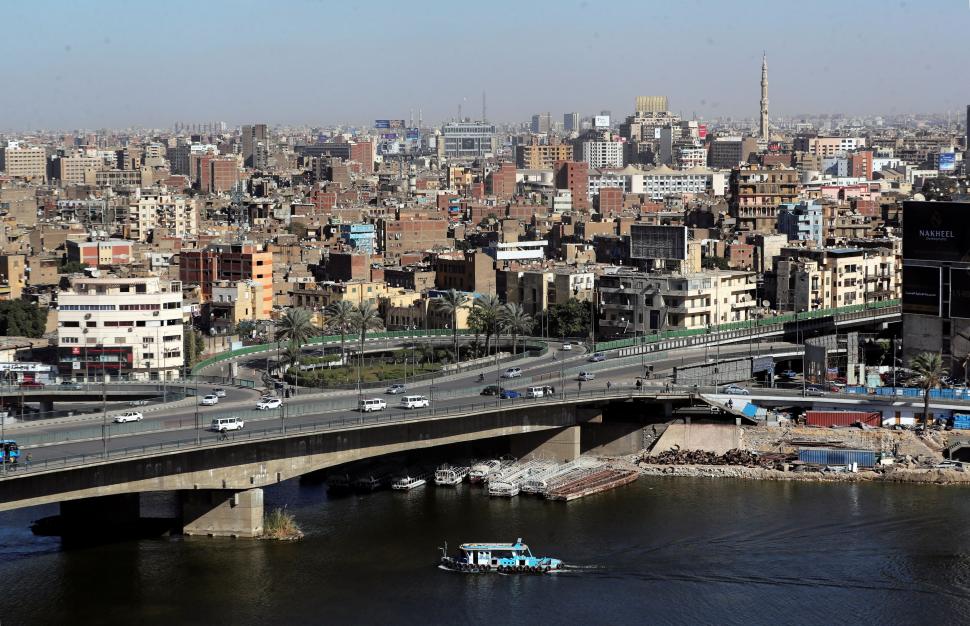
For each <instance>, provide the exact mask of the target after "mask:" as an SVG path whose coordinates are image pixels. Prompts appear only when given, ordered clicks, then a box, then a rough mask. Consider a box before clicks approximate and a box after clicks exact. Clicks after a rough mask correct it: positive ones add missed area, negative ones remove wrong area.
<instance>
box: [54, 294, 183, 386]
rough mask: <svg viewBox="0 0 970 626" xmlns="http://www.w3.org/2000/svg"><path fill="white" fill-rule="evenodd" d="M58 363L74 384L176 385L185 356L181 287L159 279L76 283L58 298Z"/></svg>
mask: <svg viewBox="0 0 970 626" xmlns="http://www.w3.org/2000/svg"><path fill="white" fill-rule="evenodd" d="M57 311H58V329H57V345H58V362H59V367H60V374H61V377H62V378H64V379H73V380H100V379H101V377H102V374H104V375H106V376H107V377H108V379H109V380H119V379H122V380H126V379H127V380H158V379H162V378H164V379H165V380H174V379H176V378H179V376H180V375H181V372H182V366H183V365H184V363H185V361H184V357H183V354H182V283H181V282H179V281H164V280H161V279H160V278H158V277H157V276H150V277H144V278H117V277H113V276H112V277H106V278H74V279H73V280H72V281H71V288H70V289H68V290H67V291H61V292H60V293H58V297H57Z"/></svg>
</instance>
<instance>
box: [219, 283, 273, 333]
mask: <svg viewBox="0 0 970 626" xmlns="http://www.w3.org/2000/svg"><path fill="white" fill-rule="evenodd" d="M262 305H263V285H262V284H260V283H259V282H257V281H255V280H242V281H239V282H230V281H228V280H223V281H219V282H218V283H217V284H214V285H213V286H212V299H211V300H210V301H209V302H207V303H206V307H205V310H206V317H207V319H208V323H209V328H210V329H212V330H214V331H215V332H216V333H217V334H221V335H228V334H232V333H233V332H234V331H235V328H236V326H237V325H238V324H239V323H240V322H244V321H256V320H258V319H260V316H259V315H260V311H261V308H262Z"/></svg>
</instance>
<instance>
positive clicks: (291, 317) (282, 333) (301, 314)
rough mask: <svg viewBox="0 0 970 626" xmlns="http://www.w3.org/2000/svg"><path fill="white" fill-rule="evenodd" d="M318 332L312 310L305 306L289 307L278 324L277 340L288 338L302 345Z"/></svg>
mask: <svg viewBox="0 0 970 626" xmlns="http://www.w3.org/2000/svg"><path fill="white" fill-rule="evenodd" d="M314 334H316V329H315V328H314V326H313V322H312V321H311V316H310V312H309V311H307V310H306V309H303V308H296V309H288V310H287V311H286V313H284V314H283V317H281V318H280V321H279V324H277V326H276V341H281V340H283V339H288V340H289V341H290V342H291V343H295V344H297V345H298V346H302V345H303V344H305V343H306V342H307V340H308V339H310V337H312V336H313V335H314Z"/></svg>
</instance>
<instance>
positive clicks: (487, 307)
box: [472, 293, 502, 356]
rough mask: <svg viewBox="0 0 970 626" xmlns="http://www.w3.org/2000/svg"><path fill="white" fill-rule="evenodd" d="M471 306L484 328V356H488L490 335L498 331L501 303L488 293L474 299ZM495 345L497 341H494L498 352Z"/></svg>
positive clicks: (496, 297)
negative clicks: (479, 317)
mask: <svg viewBox="0 0 970 626" xmlns="http://www.w3.org/2000/svg"><path fill="white" fill-rule="evenodd" d="M472 306H473V307H474V309H475V310H477V311H478V312H479V315H480V316H481V320H482V323H483V324H484V326H485V356H488V348H489V345H490V344H491V339H492V335H493V334H495V332H496V330H497V329H498V322H499V313H501V312H502V303H501V302H500V301H499V299H498V296H496V295H495V294H492V293H488V294H485V295H483V296H478V297H477V298H475V302H474V303H473V304H472ZM497 344H498V341H497V340H496V351H497V350H498V347H497Z"/></svg>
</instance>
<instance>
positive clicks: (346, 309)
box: [327, 300, 354, 364]
mask: <svg viewBox="0 0 970 626" xmlns="http://www.w3.org/2000/svg"><path fill="white" fill-rule="evenodd" d="M327 318H328V320H329V324H330V327H331V328H333V329H334V330H336V331H337V332H339V333H340V357H341V359H343V360H344V363H345V364H346V358H347V357H346V352H345V351H344V340H345V339H346V336H347V331H348V330H350V329H351V323H352V322H353V319H354V305H353V304H351V303H350V302H348V301H347V300H337V301H336V302H331V303H330V306H328V307H327Z"/></svg>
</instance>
